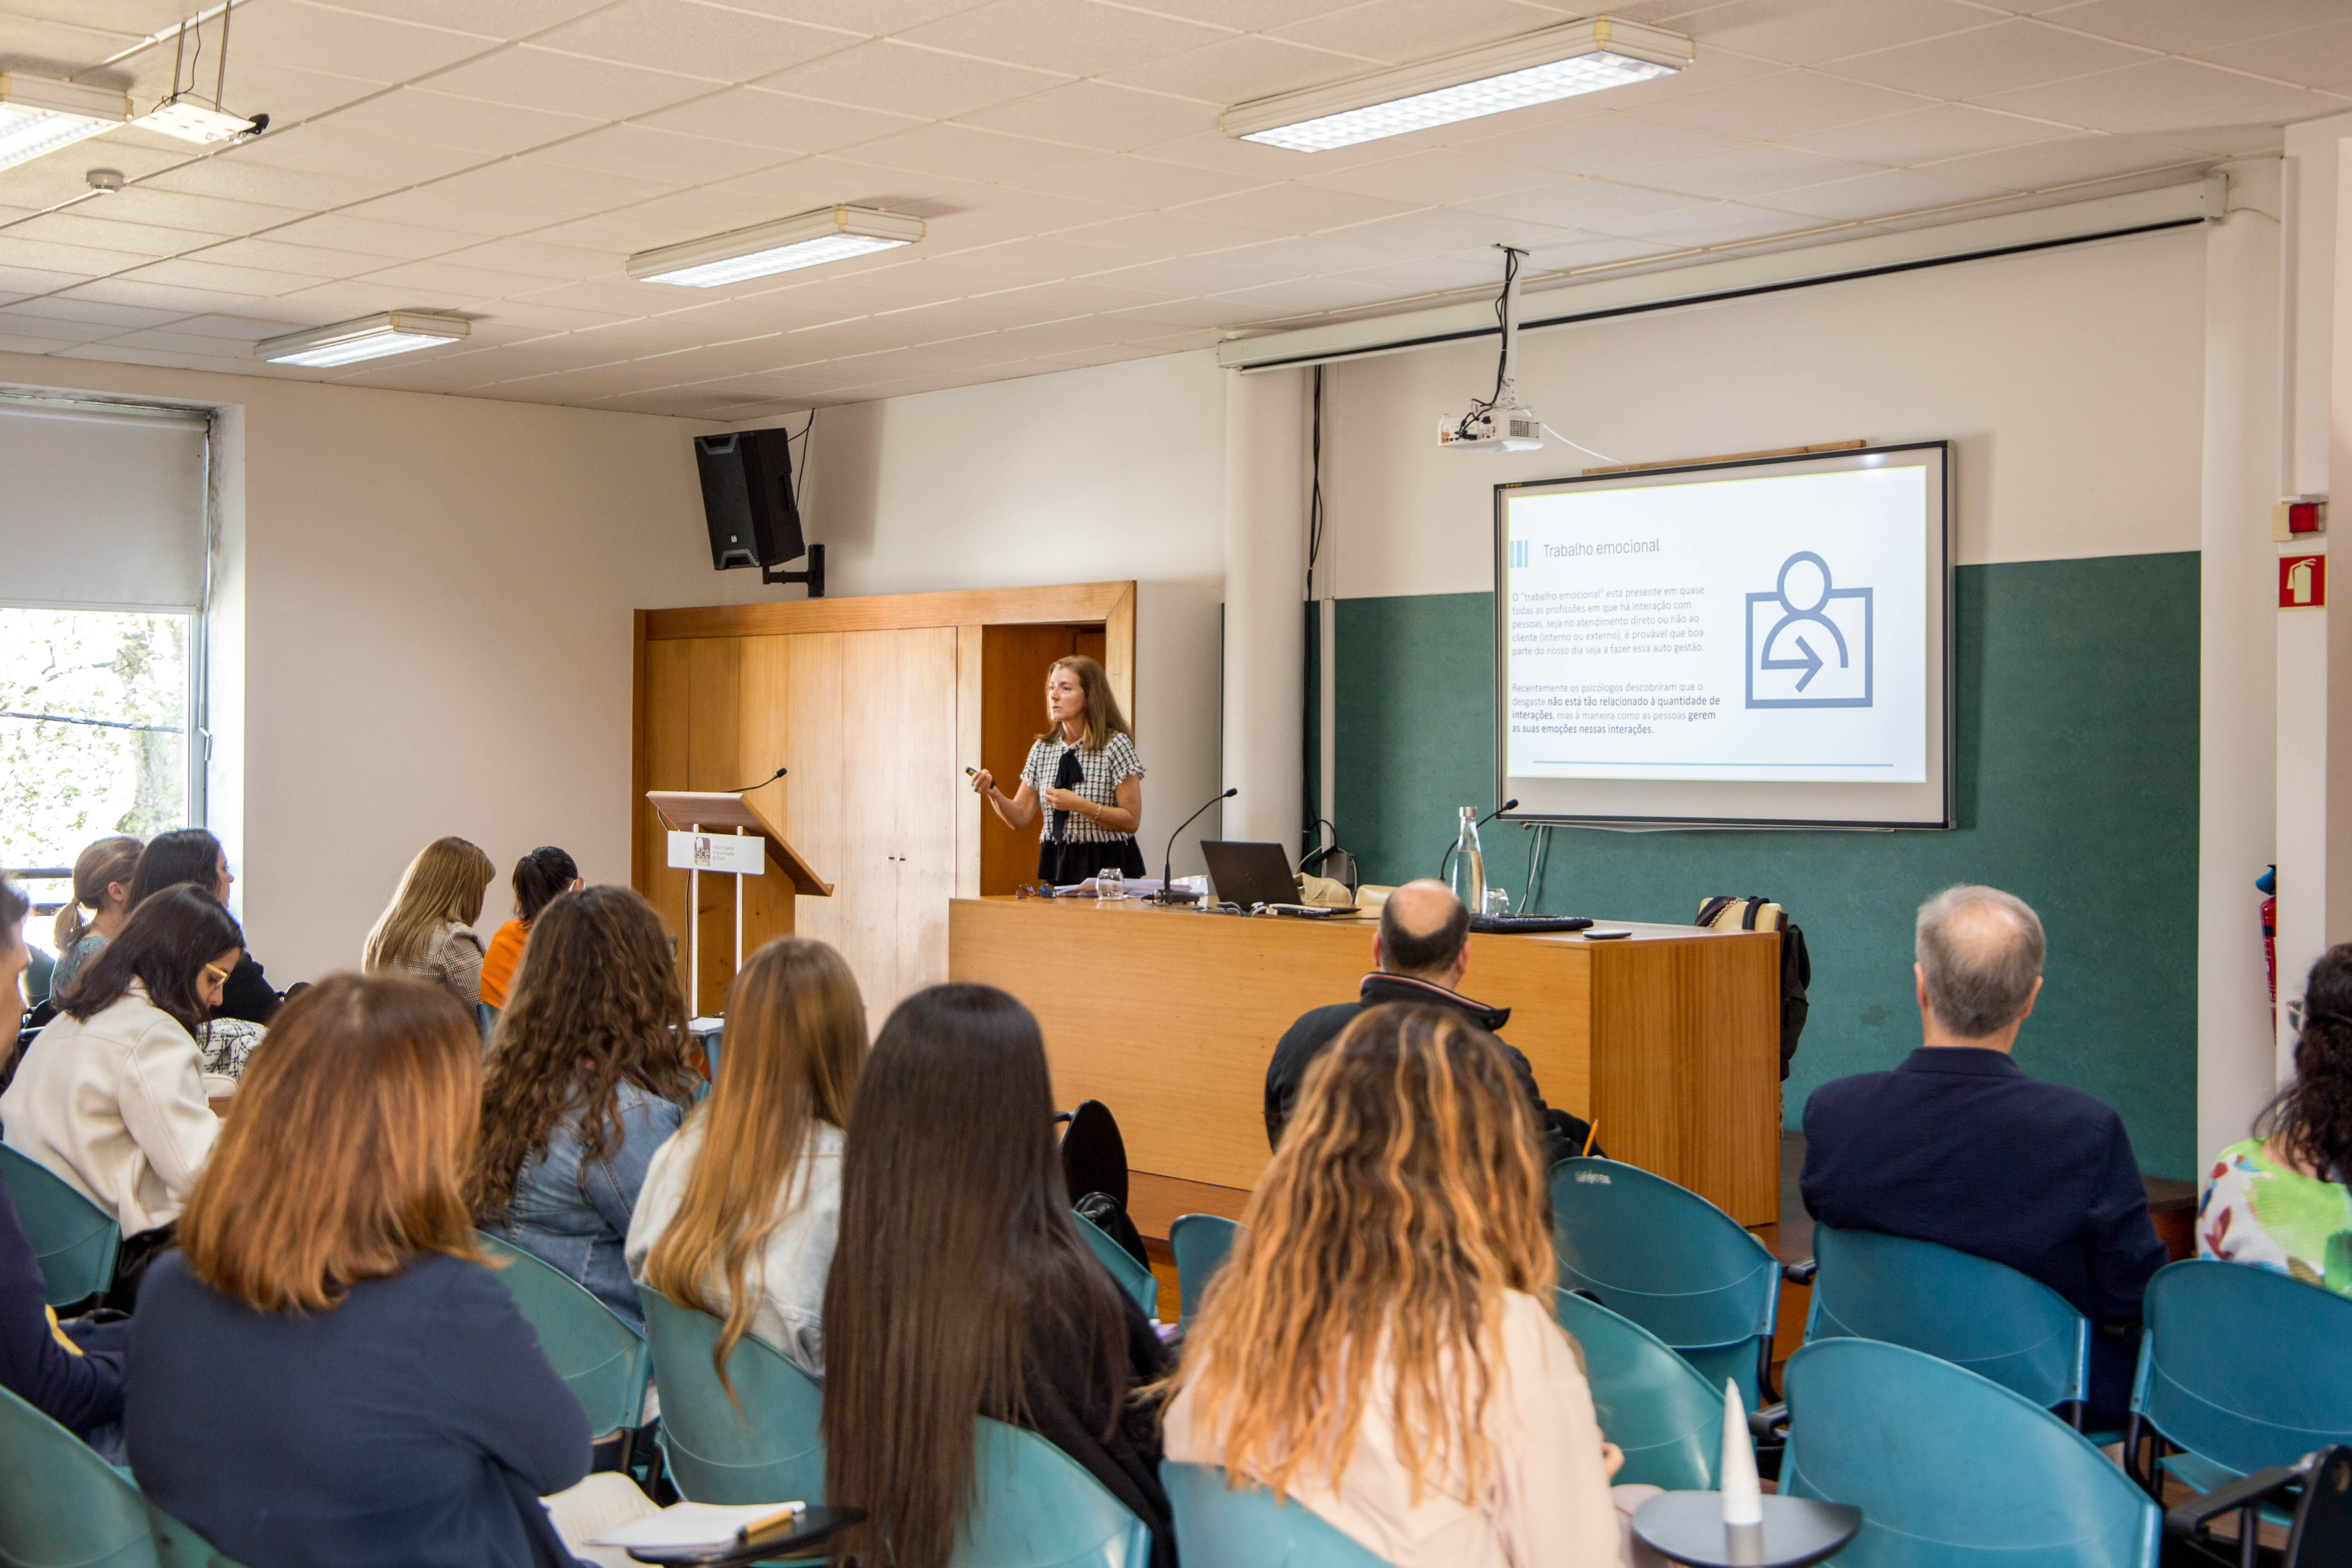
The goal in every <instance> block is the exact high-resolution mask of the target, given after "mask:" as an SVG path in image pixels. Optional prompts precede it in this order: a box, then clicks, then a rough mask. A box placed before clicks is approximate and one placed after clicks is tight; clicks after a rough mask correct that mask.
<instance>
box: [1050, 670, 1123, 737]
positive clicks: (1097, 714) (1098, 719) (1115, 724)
mask: <svg viewBox="0 0 2352 1568" xmlns="http://www.w3.org/2000/svg"><path fill="white" fill-rule="evenodd" d="M1057 669H1066V670H1068V671H1069V672H1070V673H1071V674H1072V675H1075V676H1076V677H1077V678H1078V692H1079V695H1080V696H1082V697H1084V698H1085V699H1086V704H1087V706H1086V727H1087V732H1086V733H1085V735H1083V736H1081V737H1080V738H1079V741H1078V749H1079V750H1080V751H1085V752H1099V751H1101V750H1102V749H1103V748H1104V747H1105V746H1108V745H1109V744H1110V738H1111V737H1112V736H1113V735H1125V736H1126V737H1127V738H1128V739H1129V740H1130V741H1131V740H1133V739H1134V738H1135V731H1133V730H1130V729H1129V728H1128V724H1127V715H1126V714H1124V713H1122V712H1120V711H1119V710H1118V698H1116V697H1114V696H1112V695H1111V693H1110V677H1109V676H1108V675H1105V674H1104V673H1103V667H1102V666H1101V665H1099V664H1097V663H1096V662H1095V661H1094V660H1093V659H1090V658H1087V656H1086V655H1085V654H1082V653H1074V654H1071V655H1069V656H1068V657H1067V658H1057V659H1055V661H1054V662H1053V663H1052V664H1050V665H1048V666H1046V668H1045V679H1047V680H1048V681H1051V680H1052V679H1054V671H1055V670H1057ZM1037 738H1038V739H1039V740H1041V741H1058V740H1060V739H1061V738H1062V727H1061V726H1060V725H1058V724H1056V725H1055V726H1054V727H1053V728H1052V729H1050V730H1048V731H1045V733H1044V734H1042V735H1040V736H1038V737H1037Z"/></svg>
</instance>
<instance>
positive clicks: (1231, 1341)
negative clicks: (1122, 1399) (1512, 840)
mask: <svg viewBox="0 0 2352 1568" xmlns="http://www.w3.org/2000/svg"><path fill="white" fill-rule="evenodd" d="M1542 1146H1543V1145H1542V1140H1541V1135H1540V1133H1539V1131H1538V1129H1537V1127H1536V1125H1535V1118H1534V1116H1533V1114H1532V1113H1531V1112H1530V1111H1529V1110H1528V1105H1527V1100H1526V1097H1525V1096H1524V1095H1523V1094H1522V1093H1521V1092H1520V1090H1519V1088H1518V1085H1517V1082H1516V1081H1515V1079H1513V1077H1512V1074H1511V1069H1510V1068H1509V1066H1508V1065H1507V1063H1506V1062H1505V1060H1504V1058H1503V1054H1502V1052H1501V1050H1500V1049H1499V1048H1498V1047H1496V1043H1495V1039H1494V1037H1493V1036H1491V1035H1488V1034H1486V1033H1485V1032H1484V1031H1482V1030H1479V1029H1476V1028H1475V1027H1473V1026H1470V1025H1469V1024H1468V1023H1466V1022H1465V1021H1464V1020H1463V1019H1462V1018H1461V1017H1460V1016H1459V1015H1457V1014H1454V1013H1453V1012H1451V1011H1448V1010H1444V1009H1440V1008H1436V1007H1428V1006H1409V1005H1395V1004H1391V1005H1384V1006H1379V1007H1373V1008H1370V1009H1369V1010H1367V1011H1366V1012H1365V1013H1364V1014H1363V1015H1362V1016H1360V1017H1359V1018H1358V1019H1357V1020H1356V1021H1355V1022H1354V1023H1353V1024H1351V1025H1349V1027H1348V1030H1347V1032H1346V1033H1345V1034H1343V1035H1341V1036H1340V1037H1339V1039H1338V1041H1336V1042H1335V1043H1334V1044H1333V1045H1332V1047H1331V1048H1330V1050H1329V1051H1328V1053H1327V1054H1326V1055H1325V1056H1324V1057H1323V1058H1321V1059H1320V1060H1319V1061H1318V1062H1317V1064H1316V1065H1315V1067H1314V1068H1313V1069H1312V1070H1311V1071H1310V1074H1309V1076H1308V1078H1307V1087H1306V1090H1305V1092H1304V1094H1303V1096H1302V1098H1301V1100H1300V1101H1299V1106H1298V1110H1297V1113H1296V1115H1295V1116H1294V1117H1293V1119H1292V1121H1291V1122H1290V1125H1289V1127H1288V1129H1287V1130H1286V1132H1285V1133H1284V1136H1283V1140H1282V1145H1281V1147H1280V1148H1279V1149H1278V1150H1276V1152H1275V1157H1274V1163H1273V1164H1272V1165H1270V1166H1268V1167H1267V1169H1266V1173H1265V1176H1264V1177H1263V1178H1261V1179H1260V1181H1259V1183H1258V1186H1257V1191H1256V1192H1255V1194H1253V1195H1252V1196H1251V1198H1250V1204H1249V1209H1248V1212H1247V1214H1246V1215H1245V1217H1244V1229H1243V1231H1242V1233H1241V1234H1240V1236H1239V1237H1236V1238H1235V1240H1234V1252H1233V1256H1232V1258H1231V1259H1230V1260H1229V1261H1228V1262H1227V1264H1226V1266H1225V1268H1223V1270H1221V1271H1220V1272H1219V1273H1218V1275H1217V1277H1216V1279H1214V1280H1213V1281H1212V1283H1211V1284H1210V1286H1209V1289H1208V1292H1207V1295H1206V1297H1205V1298H1204V1300H1202V1305H1201V1309H1200V1311H1199V1314H1198V1315H1197V1316H1196V1317H1194V1319H1193V1320H1192V1331H1191V1332H1190V1333H1189V1335H1188V1336H1187V1338H1186V1342H1185V1348H1184V1361H1183V1364H1182V1365H1181V1367H1180V1368H1179V1369H1178V1370H1177V1372H1176V1373H1174V1375H1172V1376H1171V1377H1170V1378H1169V1379H1168V1380H1167V1381H1166V1382H1165V1383H1163V1384H1160V1392H1163V1393H1165V1392H1173V1394H1174V1395H1175V1397H1174V1399H1173V1401H1172V1402H1171V1404H1170V1405H1169V1407H1168V1414H1167V1425H1166V1446H1167V1454H1168V1458H1171V1459H1176V1460H1181V1461H1184V1462H1188V1463H1192V1464H1201V1465H1221V1466H1223V1468H1224V1469H1225V1471H1226V1473H1227V1475H1228V1476H1229V1477H1231V1478H1232V1479H1234V1481H1235V1482H1236V1483H1239V1482H1242V1481H1254V1482H1256V1483H1258V1484H1260V1485H1263V1486H1265V1487H1266V1488H1268V1489H1271V1490H1272V1491H1274V1492H1275V1493H1276V1495H1277V1496H1287V1497H1289V1498H1292V1499H1295V1500H1297V1501H1298V1502H1300V1503H1303V1504H1305V1505H1306V1506H1307V1508H1308V1509H1310V1510H1313V1511H1314V1512H1315V1513H1317V1514H1318V1515H1320V1516H1321V1517H1322V1518H1323V1519H1325V1520H1327V1521H1329V1522H1330V1523H1331V1524H1333V1525H1335V1526H1337V1527H1338V1528H1339V1529H1340V1530H1342V1531H1346V1532H1347V1533H1348V1534H1349V1536H1351V1537H1353V1538H1354V1539H1355V1540H1357V1541H1359V1542H1362V1543H1363V1544H1364V1545H1365V1546H1366V1547H1368V1548H1370V1550H1371V1551H1373V1552H1377V1553H1378V1554H1379V1555H1380V1556H1381V1559H1382V1560H1383V1561H1385V1562H1388V1563H1396V1564H1398V1565H1399V1568H1424V1565H1425V1568H1434V1565H1436V1564H1440V1563H1444V1564H1446V1565H1447V1568H1502V1565H1503V1564H1505V1563H1510V1564H1515V1565H1517V1568H1599V1565H1601V1564H1615V1563H1621V1562H1622V1561H1624V1560H1625V1557H1626V1552H1627V1546H1626V1542H1627V1539H1628V1537H1627V1533H1626V1531H1625V1530H1624V1528H1623V1527H1622V1525H1621V1524H1620V1522H1619V1517H1620V1516H1619V1510H1618V1508H1617V1507H1616V1506H1614V1505H1613V1504H1612V1498H1611V1495H1610V1489H1609V1477H1610V1476H1611V1475H1612V1473H1614V1471H1615V1469H1616V1467H1617V1466H1618V1465H1619V1464H1622V1462H1623V1456H1622V1455H1620V1454H1618V1453H1617V1452H1616V1450H1615V1449H1614V1448H1612V1447H1609V1446H1608V1445H1607V1444H1605V1443H1604V1442H1603V1441H1602V1440H1601V1427H1600V1426H1599V1424H1598V1422H1597V1421H1596V1420H1595V1419H1594V1416H1593V1410H1592V1394H1591V1389H1590V1388H1589V1387H1588V1386H1587V1385H1586V1384H1585V1381H1584V1371H1583V1367H1582V1365H1581V1362H1580V1355H1579V1352H1578V1351H1577V1349H1576V1345H1575V1343H1574V1342H1572V1341H1571V1340H1570V1339H1569V1337H1568V1335H1567V1334H1566V1333H1564V1332H1562V1331H1561V1330H1560V1328H1559V1325H1558V1324H1557V1323H1555V1322H1554V1321H1552V1314H1551V1308H1550V1306H1549V1301H1550V1298H1551V1292H1552V1279H1553V1271H1554V1268H1555V1267H1556V1265H1555V1264H1554V1262H1553V1260H1552V1247H1551V1226H1550V1220H1549V1205H1547V1203H1546V1202H1545V1188H1544V1168H1543V1164H1542V1163H1541V1161H1540V1159H1539V1158H1538V1152H1539V1151H1540V1150H1541V1148H1542ZM1636 1490H1638V1491H1639V1493H1640V1495H1641V1496H1643V1497H1644V1498H1646V1497H1647V1496H1649V1495H1650V1492H1651V1489H1648V1488H1641V1489H1633V1488H1629V1489H1627V1493H1628V1496H1627V1497H1626V1499H1625V1501H1626V1502H1627V1503H1628V1504H1630V1503H1632V1502H1633V1496H1632V1494H1633V1492H1635V1491H1636Z"/></svg>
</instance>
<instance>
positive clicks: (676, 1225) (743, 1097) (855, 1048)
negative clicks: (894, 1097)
mask: <svg viewBox="0 0 2352 1568" xmlns="http://www.w3.org/2000/svg"><path fill="white" fill-rule="evenodd" d="M865 1063H866V1001H865V998H864V997H862V996H860V995H859V994H858V993H857V982H856V979H855V978H854V977H853V976H852V975H851V974H850V973H849V965H848V964H847V963H845V962H844V961H843V959H842V956H841V954H840V953H838V952H835V951H834V950H833V949H832V948H830V947H828V946H826V945H825V944H824V942H813V941H810V940H808V939H807V938H804V937H789V936H788V937H782V938H780V939H778V940H777V941H775V942H770V943H768V944H767V945H766V946H765V947H762V948H761V949H760V951H759V952H755V953H753V954H752V955H751V958H750V959H749V960H747V961H746V962H745V963H744V965H743V968H742V970H741V971H740V973H737V975H736V976H735V983H734V984H732V985H731V986H730V987H728V991H727V1035H726V1040H725V1043H724V1045H723V1046H722V1047H721V1048H720V1050H719V1076H718V1078H717V1079H715V1080H714V1081H713V1082H712V1084H711V1087H710V1094H709V1098H708V1099H706V1100H703V1102H702V1103H701V1104H700V1105H698V1106H696V1107H695V1108H694V1110H693V1111H692V1112H691V1113H690V1114H689V1115H688V1118H687V1122H686V1128H685V1130H684V1131H693V1130H694V1129H695V1128H696V1127H699V1128H700V1129H701V1131H702V1147H701V1148H700V1149H699V1150H698V1152H696V1154H695V1159H694V1170H693V1173H691V1174H690V1175H688V1178H687V1182H686V1191H685V1193H684V1194H683V1195H681V1196H680V1197H679V1199H678V1205H677V1214H676V1215H673V1216H672V1217H671V1219H670V1222H669V1224H668V1226H667V1227H665V1228H664V1229H663V1231H662V1233H661V1236H660V1237H659V1239H657V1240H656V1241H655V1243H654V1247H653V1252H652V1255H651V1256H650V1257H648V1258H646V1283H647V1284H649V1285H651V1286H652V1287H653V1288H654V1289H656V1290H658V1291H660V1292H661V1293H662V1294H663V1295H665V1296H667V1297H668V1298H669V1299H670V1300H673V1301H675V1302H677V1304H678V1305H679V1306H681V1307H698V1308H701V1309H703V1310H707V1311H712V1312H717V1311H719V1306H718V1304H717V1295H718V1293H717V1292H714V1291H713V1290H712V1289H711V1288H710V1287H711V1284H712V1282H713V1281H714V1280H722V1281H724V1282H725V1286H726V1289H725V1300H726V1303H727V1305H726V1309H725V1312H726V1318H727V1325H726V1327H725V1328H723V1329H722V1330H720V1331H719V1344H718V1348H717V1349H715V1350H713V1351H712V1352H711V1356H710V1359H711V1363H712V1364H713V1365H714V1366H715V1367H717V1368H718V1371H719V1383H720V1384H722V1385H724V1386H725V1387H726V1389H727V1396H728V1398H729V1399H730V1400H731V1399H733V1398H734V1397H735V1387H734V1384H732V1383H731V1382H730V1381H729V1379H728V1376H727V1358H728V1356H729V1355H730V1354H732V1353H733V1352H734V1349H735V1343H736V1342H737V1341H738V1340H740V1339H741V1338H742V1337H743V1335H744V1333H745V1331H747V1330H749V1329H750V1328H751V1320H752V1318H753V1316H754V1315H756V1313H757V1311H758V1309H759V1304H760V1291H759V1289H758V1287H757V1283H756V1281H755V1279H754V1272H755V1267H756V1265H757V1262H758V1260H759V1257H760V1250H761V1247H764V1246H765V1245H766V1243H767V1240H768V1237H770V1236H772V1235H773V1234H774V1233H775V1229H776V1227H777V1226H780V1225H782V1224H783V1222H784V1221H785V1220H786V1219H788V1218H790V1217H791V1215H792V1213H793V1210H794V1209H795V1208H797V1207H798V1206H799V1205H800V1204H801V1203H802V1201H803V1199H805V1198H806V1197H807V1195H808V1192H807V1184H806V1182H805V1180H804V1176H805V1171H804V1167H803V1163H802V1156H803V1152H804V1151H805V1150H806V1149H807V1148H808V1146H809V1144H810V1142H811V1141H812V1139H813V1138H814V1132H815V1127H814V1124H815V1123H816V1122H819V1121H822V1122H824V1123H825V1124H827V1125H828V1126H831V1127H834V1128H845V1127H847V1126H848V1125H849V1108H850V1105H851V1102H852V1101H853V1100H855V1099H856V1094H857V1075H858V1072H859V1070H860V1069H861V1068H863V1067H864V1066H865Z"/></svg>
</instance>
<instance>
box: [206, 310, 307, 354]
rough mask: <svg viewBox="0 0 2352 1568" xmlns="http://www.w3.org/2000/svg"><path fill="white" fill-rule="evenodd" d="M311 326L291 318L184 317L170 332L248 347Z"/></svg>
mask: <svg viewBox="0 0 2352 1568" xmlns="http://www.w3.org/2000/svg"><path fill="white" fill-rule="evenodd" d="M308 325H310V322H309V321H304V320H299V319H296V318H290V317H289V318H288V319H285V320H282V321H281V320H278V319H277V318H275V317H261V316H184V317H182V318H181V319H180V320H178V321H173V323H172V330H173V331H175V332H184V333H187V334H189V335H191V336H194V337H200V338H214V339H224V340H227V341H229V342H238V343H251V342H257V340H259V339H262V338H268V337H275V336H276V335H278V333H280V332H291V331H299V329H301V328H302V327H305V326H308ZM215 352H217V350H215Z"/></svg>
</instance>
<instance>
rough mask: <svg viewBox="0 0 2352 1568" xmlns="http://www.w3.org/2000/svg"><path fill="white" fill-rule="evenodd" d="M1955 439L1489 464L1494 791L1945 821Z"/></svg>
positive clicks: (1747, 811)
mask: <svg viewBox="0 0 2352 1568" xmlns="http://www.w3.org/2000/svg"><path fill="white" fill-rule="evenodd" d="M1951 513H1952V507H1951V447H1950V443H1949V442H1945V441H1926V442H1917V443H1914V444H1910V445H1906V446H1895V447H1866V448H1856V449H1853V450H1847V451H1840V452H1834V453H1812V454H1808V455H1803V456H1798V457H1788V458H1757V459H1750V460H1748V461H1744V462H1726V463H1710V464H1703V465H1696V466H1693V467H1689V468H1656V469H1650V470H1647V471H1643V472H1639V473H1612V474H1596V475H1591V476H1589V477H1587V478H1583V479H1556V480H1550V481H1547V482H1543V483H1538V484H1507V485H1497V486H1496V487H1495V585H1496V593H1495V679H1496V692H1495V712H1496V737H1495V750H1496V758H1495V761H1496V767H1495V773H1496V780H1497V781H1498V788H1497V790H1496V796H1495V799H1496V804H1497V805H1500V804H1501V803H1502V802H1503V801H1505V800H1508V799H1511V798H1513V797H1517V801H1518V805H1517V808H1516V809H1514V810H1512V811H1510V812H1509V813H1507V814H1506V816H1507V819H1518V820H1525V821H1537V822H1583V823H1592V824H1599V825H1605V826H1658V827H1665V826H1711V827H1738V826H1759V827H1763V826H1771V827H1853V828H1891V827H1916V828H1939V827H1949V826H1952V789H1951V728H1950V722H1951V721H1950V710H1951V701H1950V690H1951V678H1952V676H1951V672H1952V658H1951V635H1952V634H1951Z"/></svg>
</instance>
